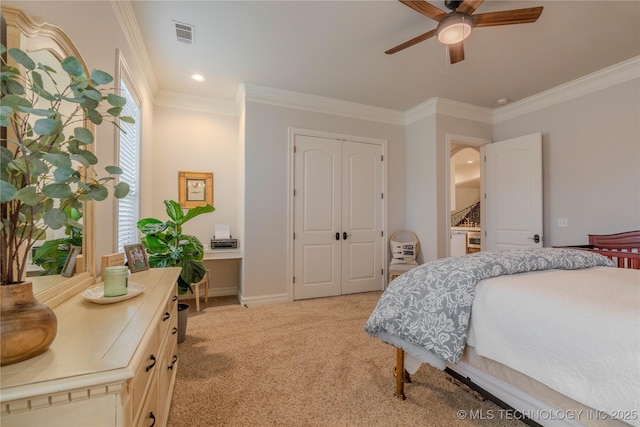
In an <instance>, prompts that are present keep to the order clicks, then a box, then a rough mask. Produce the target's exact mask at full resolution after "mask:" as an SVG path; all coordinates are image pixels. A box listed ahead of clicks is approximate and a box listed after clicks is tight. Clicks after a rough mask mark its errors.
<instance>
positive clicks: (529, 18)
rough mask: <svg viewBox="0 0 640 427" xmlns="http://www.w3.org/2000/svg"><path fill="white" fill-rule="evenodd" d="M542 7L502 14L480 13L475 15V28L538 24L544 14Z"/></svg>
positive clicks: (507, 11) (503, 12)
mask: <svg viewBox="0 0 640 427" xmlns="http://www.w3.org/2000/svg"><path fill="white" fill-rule="evenodd" d="M542 9H543V7H542V6H538V7H530V8H526V9H515V10H505V11H502V12H489V13H479V14H477V15H473V23H474V27H476V28H477V27H495V26H498V25H512V24H527V23H529V22H536V21H537V20H538V17H539V16H540V14H541V13H542Z"/></svg>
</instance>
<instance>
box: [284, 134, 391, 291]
mask: <svg viewBox="0 0 640 427" xmlns="http://www.w3.org/2000/svg"><path fill="white" fill-rule="evenodd" d="M292 142H293V148H294V154H293V191H292V194H293V202H292V205H293V215H292V219H293V251H292V255H293V260H292V264H293V277H292V282H293V287H292V297H293V299H294V300H297V299H306V298H318V297H326V296H334V295H344V294H349V293H356V292H368V291H376V290H381V289H382V288H383V286H384V267H383V259H384V248H385V245H384V242H385V240H384V236H383V224H384V221H383V213H384V197H383V183H384V176H383V167H382V165H383V145H382V144H380V143H379V142H376V141H361V140H358V139H357V138H353V137H351V138H348V139H347V138H336V137H328V136H326V135H322V134H317V133H313V132H306V134H304V133H299V134H296V133H294V134H293V135H292Z"/></svg>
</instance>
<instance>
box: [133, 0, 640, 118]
mask: <svg viewBox="0 0 640 427" xmlns="http://www.w3.org/2000/svg"><path fill="white" fill-rule="evenodd" d="M432 3H433V4H435V5H436V6H438V7H440V8H441V9H443V10H447V11H448V9H446V8H445V6H444V2H443V1H433V2H432ZM540 5H542V6H544V11H543V12H542V15H541V16H540V18H539V19H538V21H537V22H536V23H532V24H520V25H510V26H501V27H490V28H478V29H475V30H474V31H473V33H472V34H471V36H470V37H469V39H467V40H466V41H465V56H466V59H465V60H464V61H462V62H460V63H457V64H454V65H450V64H449V63H448V60H447V57H446V48H445V47H444V45H441V44H440V43H439V42H438V41H437V40H436V39H435V38H433V39H430V40H427V41H424V42H421V43H419V44H418V45H415V46H413V47H410V48H408V49H406V50H404V51H402V52H399V53H396V54H394V55H386V54H385V53H384V51H385V50H387V49H389V48H392V47H394V46H396V45H398V44H400V43H402V42H405V41H407V40H409V39H411V38H413V37H415V36H417V35H420V34H422V33H424V32H426V31H428V30H430V29H432V28H435V25H436V22H435V21H433V20H431V19H429V18H427V17H425V16H423V15H421V14H419V13H417V12H415V11H413V10H412V9H410V8H409V7H407V6H405V5H403V4H401V3H400V2H398V1H395V0H379V1H369V0H351V1H302V0H301V1H202V0H200V1H166V0H164V1H133V2H132V6H133V9H134V11H135V14H136V18H137V21H138V24H139V27H140V30H141V33H142V36H143V39H144V43H145V45H146V48H147V50H148V52H149V56H150V60H151V65H152V67H153V71H154V74H155V77H156V80H157V84H158V88H159V89H160V90H164V91H170V92H177V93H183V94H189V95H199V96H206V97H214V98H221V99H226V100H235V97H236V94H237V91H238V85H239V84H240V83H243V82H245V83H250V84H255V85H260V86H266V87H270V88H276V89H285V90H290V91H295V92H302V93H307V94H313V95H319V96H324V97H329V98H335V99H341V100H345V101H351V102H356V103H360V104H366V105H371V106H376V107H382V108H389V109H394V110H398V111H406V110H408V109H410V108H412V107H414V106H416V105H419V104H420V103H422V102H424V101H426V100H428V99H430V98H433V97H442V98H447V99H450V100H454V101H460V102H466V103H469V104H473V105H478V106H483V107H488V108H493V107H496V106H497V105H496V101H497V100H498V99H500V98H508V99H509V100H510V101H517V100H520V99H523V98H526V97H528V96H531V95H534V94H536V93H539V92H541V91H544V90H546V89H550V88H552V87H555V86H558V85H561V84H563V83H566V82H569V81H571V80H574V79H576V78H579V77H582V76H584V75H587V74H589V73H592V72H594V71H597V70H600V69H602V68H605V67H607V66H610V65H613V64H616V63H619V62H622V61H624V60H626V59H629V58H632V57H636V56H639V55H640V1H637V0H627V1H609V0H605V1H578V0H574V1H557V0H552V1H551V0H541V1H494V0H487V1H485V2H484V3H483V4H482V5H481V6H480V7H479V8H478V10H477V11H476V12H475V13H484V12H490V11H499V10H509V9H519V8H524V7H532V6H540ZM174 21H178V22H182V23H187V24H192V25H195V44H194V45H186V44H184V43H181V42H178V41H177V40H176V36H175V29H174ZM194 72H199V73H201V74H203V75H204V76H205V78H206V81H205V82H204V83H200V84H198V83H195V82H193V81H192V80H191V79H190V78H189V76H190V75H191V74H192V73H194Z"/></svg>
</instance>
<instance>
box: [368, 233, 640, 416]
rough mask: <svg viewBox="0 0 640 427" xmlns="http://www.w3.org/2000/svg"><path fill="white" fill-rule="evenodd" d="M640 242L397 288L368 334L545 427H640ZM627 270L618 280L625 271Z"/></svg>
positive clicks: (516, 259) (602, 243) (447, 274)
mask: <svg viewBox="0 0 640 427" xmlns="http://www.w3.org/2000/svg"><path fill="white" fill-rule="evenodd" d="M638 248H640V231H634V232H626V233H618V234H614V235H590V236H589V245H585V246H579V247H563V248H542V249H518V250H509V251H485V252H479V253H476V254H470V255H466V256H463V257H458V258H448V259H444V260H437V261H434V262H431V263H427V264H423V265H422V266H420V267H417V268H416V269H414V270H411V271H410V272H408V273H405V274H404V275H403V276H400V277H399V278H398V279H396V280H394V281H393V282H392V283H390V285H389V287H388V288H387V290H386V291H385V292H384V293H383V295H382V296H381V298H380V301H379V302H378V305H377V306H376V309H375V310H374V311H373V313H372V314H371V316H370V318H369V320H368V321H367V324H366V326H365V330H366V332H367V333H368V334H369V335H371V336H373V337H377V338H379V339H381V340H382V341H383V342H385V343H387V344H390V345H393V346H395V347H396V348H397V353H396V354H397V357H396V368H395V371H396V372H404V373H405V375H397V376H396V396H397V397H399V398H401V399H404V398H405V394H404V386H405V383H406V382H410V376H409V374H410V373H413V372H415V371H416V370H417V369H418V368H419V366H420V365H421V364H422V363H428V364H430V365H432V366H435V367H436V368H438V369H442V370H445V371H446V372H447V373H449V374H450V375H452V376H454V377H455V378H458V379H459V380H461V381H463V382H465V383H467V384H468V385H470V386H471V387H472V388H477V389H479V390H480V391H481V392H482V393H484V394H486V395H488V396H489V397H490V398H492V399H493V400H496V401H498V403H499V404H501V405H505V406H508V407H511V408H514V409H515V410H517V411H519V412H517V413H518V414H520V416H523V417H527V418H528V421H530V420H532V421H534V422H536V423H538V424H541V425H544V426H555V425H558V426H566V425H575V426H579V425H588V426H617V425H620V426H629V425H631V426H636V427H639V426H640V253H639V251H638ZM615 267H618V268H615Z"/></svg>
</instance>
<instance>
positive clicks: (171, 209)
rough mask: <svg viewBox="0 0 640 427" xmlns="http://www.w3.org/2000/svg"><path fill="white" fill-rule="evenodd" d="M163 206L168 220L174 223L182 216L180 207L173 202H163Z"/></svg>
mask: <svg viewBox="0 0 640 427" xmlns="http://www.w3.org/2000/svg"><path fill="white" fill-rule="evenodd" d="M164 206H165V207H166V210H167V215H168V216H169V218H171V219H172V220H174V221H175V222H176V223H177V222H178V221H179V220H181V219H182V217H183V216H184V214H183V213H182V207H180V204H179V203H178V202H176V201H175V200H165V201H164Z"/></svg>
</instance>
